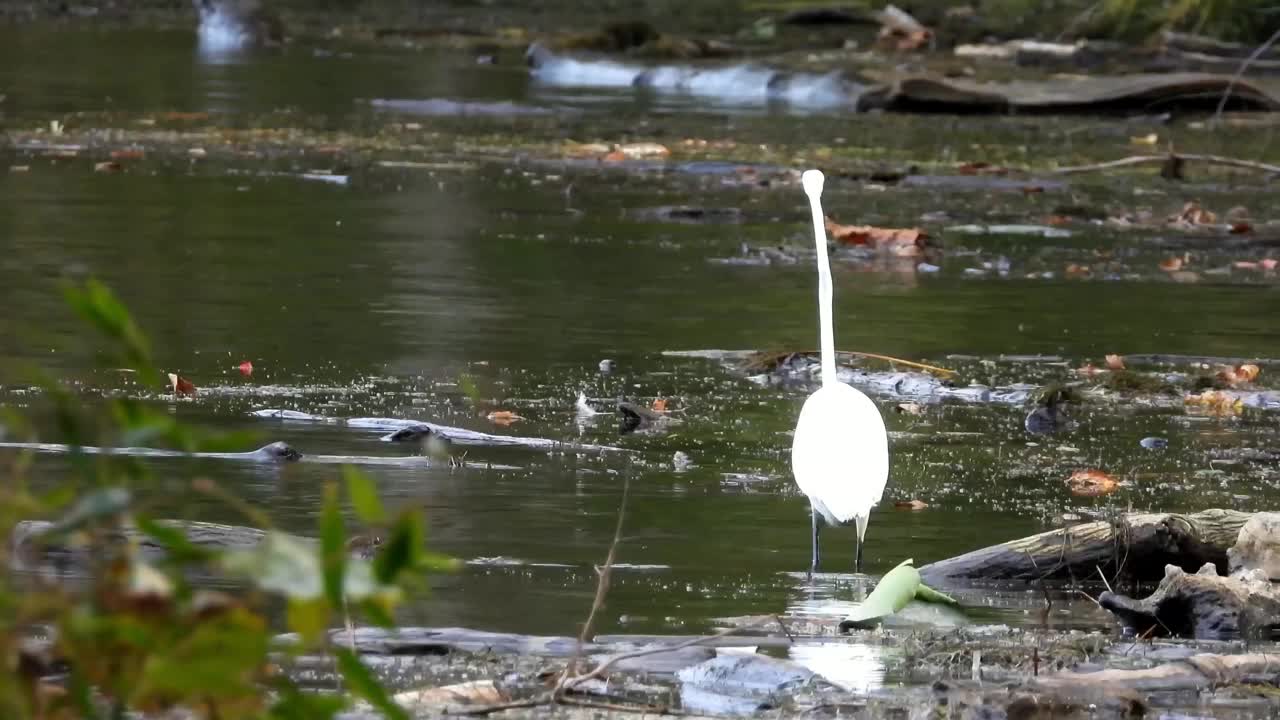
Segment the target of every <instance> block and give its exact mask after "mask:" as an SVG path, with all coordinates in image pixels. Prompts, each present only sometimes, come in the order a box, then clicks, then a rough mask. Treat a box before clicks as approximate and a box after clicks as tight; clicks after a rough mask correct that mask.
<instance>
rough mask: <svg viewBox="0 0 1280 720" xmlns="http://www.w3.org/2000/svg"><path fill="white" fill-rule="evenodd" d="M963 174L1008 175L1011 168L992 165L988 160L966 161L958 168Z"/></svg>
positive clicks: (957, 170)
mask: <svg viewBox="0 0 1280 720" xmlns="http://www.w3.org/2000/svg"><path fill="white" fill-rule="evenodd" d="M956 172H958V173H960V174H961V175H1008V174H1009V168H1005V167H1000V166H999V165H992V164H991V163H987V162H971V163H964V164H962V165H961V166H960V167H958V168H956Z"/></svg>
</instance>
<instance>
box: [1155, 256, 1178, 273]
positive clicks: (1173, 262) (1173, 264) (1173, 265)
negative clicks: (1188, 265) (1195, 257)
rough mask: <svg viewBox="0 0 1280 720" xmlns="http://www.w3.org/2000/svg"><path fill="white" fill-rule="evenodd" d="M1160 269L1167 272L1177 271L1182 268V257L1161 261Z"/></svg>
mask: <svg viewBox="0 0 1280 720" xmlns="http://www.w3.org/2000/svg"><path fill="white" fill-rule="evenodd" d="M1160 269H1161V270H1163V271H1165V272H1177V271H1178V270H1181V269H1182V258H1180V257H1176V256H1175V257H1171V258H1165V259H1164V260H1161V261H1160Z"/></svg>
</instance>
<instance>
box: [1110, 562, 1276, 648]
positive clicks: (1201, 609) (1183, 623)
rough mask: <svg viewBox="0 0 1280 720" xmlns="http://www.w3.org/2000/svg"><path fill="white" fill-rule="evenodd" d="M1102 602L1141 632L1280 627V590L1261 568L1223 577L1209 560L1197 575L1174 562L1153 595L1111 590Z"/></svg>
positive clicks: (1257, 631) (1223, 635) (1194, 633)
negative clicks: (1131, 595)
mask: <svg viewBox="0 0 1280 720" xmlns="http://www.w3.org/2000/svg"><path fill="white" fill-rule="evenodd" d="M1098 604H1099V605H1101V606H1102V607H1104V608H1106V609H1107V610H1110V611H1111V612H1112V613H1114V614H1115V615H1116V617H1117V618H1119V619H1120V621H1121V622H1123V623H1124V624H1125V625H1126V626H1128V627H1130V628H1132V629H1133V630H1134V631H1135V632H1137V633H1138V634H1139V635H1147V636H1149V635H1158V636H1167V635H1172V636H1177V637H1186V638H1196V639H1200V640H1204V639H1212V640H1226V639H1233V638H1240V637H1247V638H1270V637H1271V636H1273V635H1274V634H1275V632H1276V629H1277V628H1280V593H1277V590H1276V588H1275V586H1273V585H1272V584H1271V582H1269V581H1268V580H1267V579H1266V577H1265V575H1263V574H1262V572H1261V571H1251V572H1247V573H1242V574H1241V576H1240V577H1221V576H1219V575H1218V572H1217V570H1215V569H1214V567H1213V565H1211V564H1208V563H1206V564H1205V566H1204V567H1202V568H1200V571H1199V572H1197V573H1195V574H1188V573H1185V572H1183V571H1182V569H1181V568H1179V567H1176V566H1174V565H1169V566H1168V567H1166V568H1165V576H1164V580H1162V581H1160V585H1159V586H1158V587H1157V588H1156V589H1155V592H1153V593H1151V594H1150V595H1148V596H1147V597H1145V598H1142V599H1135V598H1130V597H1128V596H1125V595H1121V594H1119V593H1114V592H1110V591H1107V592H1104V593H1102V595H1100V596H1099V597H1098ZM1277 668H1280V664H1278V665H1277Z"/></svg>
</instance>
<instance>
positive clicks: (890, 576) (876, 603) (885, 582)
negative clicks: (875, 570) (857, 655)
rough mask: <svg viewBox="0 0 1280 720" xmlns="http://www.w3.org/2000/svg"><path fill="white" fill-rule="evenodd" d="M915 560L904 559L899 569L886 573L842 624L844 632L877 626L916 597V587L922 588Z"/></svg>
mask: <svg viewBox="0 0 1280 720" xmlns="http://www.w3.org/2000/svg"><path fill="white" fill-rule="evenodd" d="M912 562H914V561H913V560H903V561H902V562H901V563H899V564H898V566H897V567H895V568H894V569H892V570H890V571H889V572H887V573H885V576H884V577H882V578H880V582H879V583H876V587H875V589H874V590H872V591H871V594H870V595H868V596H867V599H866V600H863V601H862V603H861V604H859V605H858V607H856V608H854V610H853V612H852V613H850V614H849V617H847V618H845V619H844V621H843V622H841V623H840V627H841V629H844V628H847V627H858V628H865V627H871V626H874V625H875V624H876V622H877V621H879V620H880V619H881V618H883V617H886V616H889V615H892V614H894V613H896V612H898V611H899V610H901V609H902V608H904V607H906V605H907V603H909V602H911V599H912V598H914V597H915V596H916V588H918V587H920V572H919V571H918V570H916V569H915V567H913V566H912V564H911V563H912Z"/></svg>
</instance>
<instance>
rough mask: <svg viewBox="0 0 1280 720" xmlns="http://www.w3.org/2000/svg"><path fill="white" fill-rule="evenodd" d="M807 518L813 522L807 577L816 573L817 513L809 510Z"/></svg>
mask: <svg viewBox="0 0 1280 720" xmlns="http://www.w3.org/2000/svg"><path fill="white" fill-rule="evenodd" d="M809 517H810V519H812V520H813V556H812V558H811V559H810V560H809V577H811V578H812V577H813V574H814V573H816V572H818V511H817V510H814V509H812V508H810V510H809Z"/></svg>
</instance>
